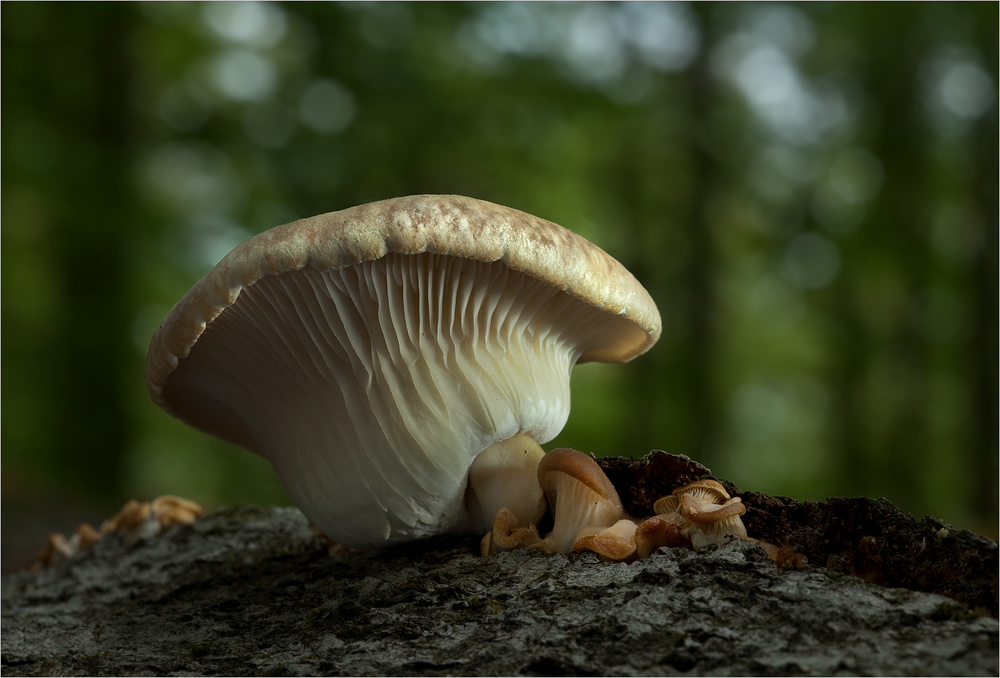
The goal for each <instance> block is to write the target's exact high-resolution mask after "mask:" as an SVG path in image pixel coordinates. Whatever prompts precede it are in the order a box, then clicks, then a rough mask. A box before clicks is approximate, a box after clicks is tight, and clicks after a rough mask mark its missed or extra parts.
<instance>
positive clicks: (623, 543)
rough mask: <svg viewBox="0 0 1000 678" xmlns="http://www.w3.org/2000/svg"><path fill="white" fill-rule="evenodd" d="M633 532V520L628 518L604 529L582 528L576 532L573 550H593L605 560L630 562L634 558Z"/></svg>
mask: <svg viewBox="0 0 1000 678" xmlns="http://www.w3.org/2000/svg"><path fill="white" fill-rule="evenodd" d="M635 532H636V524H635V521H634V520H631V519H629V518H622V519H621V520H619V521H618V522H617V523H615V524H614V525H612V526H611V527H607V528H604V529H601V528H596V527H588V528H584V529H583V530H581V531H580V532H579V533H578V534H577V536H576V537H577V538H576V541H575V542H573V550H574V551H593V552H594V553H596V554H597V556H598V558H600V559H601V560H605V561H612V562H623V561H624V562H630V561H632V560H635V552H636V549H635Z"/></svg>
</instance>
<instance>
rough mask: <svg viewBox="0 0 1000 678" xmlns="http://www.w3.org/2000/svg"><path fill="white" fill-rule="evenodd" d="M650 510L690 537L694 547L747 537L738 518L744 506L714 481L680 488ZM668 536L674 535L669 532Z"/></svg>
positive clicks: (743, 510)
mask: <svg viewBox="0 0 1000 678" xmlns="http://www.w3.org/2000/svg"><path fill="white" fill-rule="evenodd" d="M653 510H654V511H656V514H657V517H658V518H659V519H660V520H661V521H664V522H667V523H673V524H676V525H678V526H679V527H680V528H681V535H683V536H684V537H686V538H687V539H689V540H690V541H691V545H692V547H693V548H695V549H701V548H704V547H705V546H707V545H709V544H720V543H722V542H723V541H725V540H726V539H728V538H729V537H730V536H733V537H739V538H741V539H746V538H747V530H746V528H745V527H744V526H743V521H742V520H740V516H742V515H743V514H744V513H746V507H745V506H744V505H743V502H742V501H741V500H740V498H739V497H730V496H729V493H728V492H726V489H725V488H724V487H723V486H722V484H721V483H719V482H717V481H715V480H699V481H696V482H693V483H690V484H688V485H685V486H683V487H679V488H677V489H676V490H674V491H673V493H672V494H670V495H669V496H666V497H662V498H661V499H658V500H657V501H656V503H655V504H653ZM667 538H670V539H673V538H674V537H673V535H672V534H670V535H669V536H668V537H667ZM645 548H649V547H648V546H646V547H645ZM657 548H658V547H657ZM653 550H656V549H655V548H654V549H653Z"/></svg>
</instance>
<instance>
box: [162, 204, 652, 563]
mask: <svg viewBox="0 0 1000 678" xmlns="http://www.w3.org/2000/svg"><path fill="white" fill-rule="evenodd" d="M659 334H660V317H659V314H658V312H657V310H656V305H655V304H654V303H653V301H652V299H651V298H650V297H649V295H648V293H647V292H646V291H645V290H644V289H643V288H642V286H641V285H640V284H639V283H638V282H637V281H636V280H635V278H634V277H633V276H632V275H631V274H630V273H629V272H628V271H627V270H625V268H624V267H623V266H622V265H621V264H619V263H618V262H617V261H615V260H614V259H612V258H611V257H609V256H608V255H607V254H605V253H604V252H603V251H602V250H600V249H599V248H598V247H596V246H595V245H593V244H591V243H589V242H587V241H586V240H584V239H583V238H581V237H579V236H577V235H574V234H573V233H571V232H570V231H567V230H566V229H563V228H561V227H560V226H557V225H555V224H553V223H551V222H548V221H545V220H543V219H538V218H536V217H533V216H530V215H528V214H525V213H523V212H519V211H517V210H513V209H509V208H506V207H500V206H498V205H494V204H491V203H487V202H483V201H479V200H473V199H471V198H463V197H458V196H411V197H406V198H398V199H395V200H387V201H382V202H377V203H371V204H368V205H362V206H359V207H355V208H351V209H348V210H344V211H341V212H334V213H330V214H325V215H321V216H317V217H313V218H310V219H303V220H300V221H297V222H294V223H291V224H286V225H284V226H279V227H277V228H274V229H271V230H270V231H267V232H265V233H262V234H260V235H258V236H256V237H254V238H252V239H250V240H249V241H247V242H245V243H243V244H242V245H240V246H238V247H237V248H236V249H235V250H233V251H232V252H231V253H230V254H229V255H227V256H226V257H225V258H224V259H223V260H222V261H221V262H220V263H219V265H218V266H216V267H215V268H214V269H213V270H212V271H211V272H209V273H208V275H206V276H205V277H204V278H202V279H201V280H200V281H199V282H198V283H197V284H195V286H194V287H193V288H192V289H191V291H190V292H188V293H187V294H186V295H185V296H184V297H183V298H182V299H181V300H180V301H179V302H178V303H177V305H175V306H174V308H173V309H172V310H171V311H170V314H169V315H168V316H167V318H166V320H165V321H164V322H163V324H162V325H161V326H160V328H159V329H158V330H157V331H156V334H155V335H154V337H153V340H152V343H151V346H150V350H149V356H148V362H147V369H146V381H147V386H148V388H149V392H150V394H151V396H152V398H153V400H154V401H155V402H156V403H157V404H158V405H160V406H161V407H163V408H164V409H165V410H166V411H167V412H168V413H170V414H172V415H173V416H176V417H178V418H180V419H182V420H183V421H185V422H187V423H189V424H191V425H192V426H194V427H196V428H199V429H201V430H203V431H206V432H208V433H211V434H213V435H215V436H218V437H219V438H221V439H223V440H225V441H228V442H231V443H235V444H238V445H241V446H242V447H244V448H246V449H248V450H250V451H252V452H256V453H257V454H260V455H262V456H264V457H265V458H267V459H268V461H270V463H271V465H272V466H273V467H274V469H275V470H276V472H277V473H278V476H279V477H280V478H281V480H282V482H283V483H284V485H285V487H286V489H287V490H288V493H289V494H290V496H291V497H292V499H293V500H294V501H295V503H296V504H297V505H298V506H299V507H300V508H301V509H302V510H303V512H304V513H305V514H306V515H307V516H308V517H309V519H310V520H312V521H313V523H314V524H315V525H316V526H317V527H318V528H319V529H320V530H321V531H322V532H323V533H325V534H326V535H327V536H328V537H330V538H331V539H333V540H335V541H337V542H340V543H342V544H345V545H348V546H354V547H359V548H378V547H382V546H386V545H389V544H392V543H396V542H402V541H409V540H414V539H420V538H423V537H428V536H431V535H435V534H440V533H444V532H466V531H479V532H480V533H482V532H486V531H487V530H490V529H491V527H492V526H493V523H494V519H495V516H494V515H489V513H490V512H492V511H493V510H494V509H495V508H496V507H497V506H498V505H503V504H505V503H507V502H508V501H521V502H522V504H523V505H521V506H504V507H503V508H507V509H509V510H510V511H511V513H512V514H513V515H514V516H515V517H516V520H518V521H522V520H529V519H531V518H533V517H534V516H535V515H537V513H538V504H537V501H536V500H537V498H538V496H539V495H538V492H537V490H535V489H534V488H533V487H531V488H529V489H528V490H526V491H523V492H522V491H517V492H513V493H511V492H509V491H508V488H507V487H506V482H492V481H485V482H483V477H485V478H487V479H488V478H490V477H492V476H493V475H494V474H495V473H505V474H507V475H508V476H509V478H510V480H509V482H511V483H524V482H526V481H525V480H524V478H525V477H526V476H527V477H528V478H529V481H527V482H529V484H531V483H534V482H535V481H534V480H533V478H534V476H533V474H532V473H531V471H532V470H533V469H534V466H533V465H534V464H535V463H536V462H537V457H538V455H537V454H525V453H524V449H525V448H524V439H530V440H531V441H533V442H534V444H535V445H536V446H537V444H540V443H544V442H546V441H548V440H550V439H551V438H552V437H554V436H555V435H556V434H557V433H558V432H559V430H561V428H562V427H563V425H564V424H565V421H566V418H567V416H568V412H569V403H570V398H569V376H570V372H571V370H572V368H573V366H574V365H575V364H576V363H578V362H586V361H600V362H624V361H627V360H630V359H632V358H634V357H635V356H638V355H640V354H642V353H643V352H645V351H646V350H647V349H648V348H649V347H650V346H652V344H653V343H654V342H655V341H656V339H657V338H658V337H659ZM518 436H520V437H518ZM515 437H518V438H515ZM512 440H513V442H512V443H508V442H505V441H512ZM497 445H499V448H497V447H494V446H497ZM484 451H488V454H486V455H485V456H483V454H482V453H483V452H484ZM494 452H495V453H496V454H494ZM505 455H506V456H508V457H509V459H512V460H517V461H511V464H505V463H498V461H497V459H498V457H499V458H502V457H504V456H505ZM477 459H482V460H483V461H482V462H481V463H482V464H484V465H486V466H490V467H492V470H489V471H487V472H486V473H484V474H478V473H477V471H476V464H477ZM517 463H521V464H523V468H522V472H515V471H513V470H512V469H513V467H515V466H517ZM498 469H500V470H498ZM470 472H471V477H472V479H473V482H472V483H469V479H470ZM497 492H503V493H505V494H506V495H509V496H508V497H497ZM518 498H520V499H518Z"/></svg>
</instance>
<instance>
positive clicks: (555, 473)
mask: <svg viewBox="0 0 1000 678" xmlns="http://www.w3.org/2000/svg"><path fill="white" fill-rule="evenodd" d="M538 482H539V484H540V485H541V486H542V490H543V491H544V492H545V498H546V499H547V500H548V502H549V506H551V507H552V513H553V523H554V524H553V527H552V533H551V534H550V535H549V536H547V537H546V538H545V539H543V540H542V541H541V542H539V544H538V546H539V548H542V549H545V550H546V551H551V552H553V553H569V552H570V551H572V550H573V548H574V545H575V544H576V542H577V539H579V538H581V537H589V536H594V535H595V534H598V533H600V532H601V531H603V530H604V529H606V528H609V527H611V526H613V525H615V523H617V522H618V521H620V520H626V519H628V514H626V513H625V508H624V507H623V506H622V502H621V499H620V498H619V497H618V492H617V491H616V490H615V488H614V485H612V484H611V481H610V480H608V477H607V476H606V475H605V474H604V471H602V470H601V467H600V466H598V465H597V462H596V461H594V459H593V458H592V457H590V456H588V455H586V454H583V453H582V452H578V451H576V450H571V449H569V448H565V447H563V448H559V449H556V450H552V451H551V452H549V453H548V454H546V455H545V457H544V458H543V459H542V461H541V462H540V463H539V464H538ZM581 533H583V534H581ZM582 548H586V546H583V547H582ZM633 550H634V544H633Z"/></svg>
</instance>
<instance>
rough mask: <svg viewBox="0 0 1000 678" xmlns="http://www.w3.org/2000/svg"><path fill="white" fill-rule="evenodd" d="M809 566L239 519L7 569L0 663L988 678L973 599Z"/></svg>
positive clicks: (716, 554)
mask: <svg viewBox="0 0 1000 678" xmlns="http://www.w3.org/2000/svg"><path fill="white" fill-rule="evenodd" d="M682 482H683V481H682ZM845 501H846V500H845ZM747 515H748V516H750V515H751V513H750V512H749V511H748V514H747ZM762 515H763V514H762ZM911 520H912V519H911ZM918 524H919V523H918ZM748 526H749V523H748ZM752 533H753V531H752V530H751V534H752ZM956 538H958V537H956ZM990 544H992V549H993V550H992V558H993V559H994V563H995V562H996V545H995V544H993V542H989V541H988V540H985V543H984V544H981V546H982V549H983V550H984V552H985V557H987V558H988V557H990V556H989V553H990V546H989V545H990ZM883 560H885V559H883ZM817 565H823V566H822V567H819V566H817V567H812V568H807V569H799V570H794V569H779V568H777V567H775V565H774V564H773V563H772V562H771V561H769V560H767V558H766V557H765V556H764V553H763V552H762V551H761V550H760V549H759V548H758V547H757V546H755V545H753V544H750V543H746V542H741V541H735V542H731V543H728V544H725V545H722V546H719V547H715V548H712V549H709V550H706V551H702V552H697V553H696V552H693V551H688V550H684V549H663V550H661V551H660V552H658V553H656V554H654V555H653V556H652V557H650V558H648V559H646V560H643V561H638V562H634V563H631V564H623V563H604V562H601V561H599V560H598V559H597V558H596V556H594V555H593V554H590V553H579V554H570V555H566V556H562V555H550V554H547V553H542V552H539V551H533V550H521V551H514V552H509V553H502V554H499V555H495V556H492V557H490V558H488V559H483V558H481V557H480V556H479V555H478V540H477V539H472V538H469V539H461V538H457V539H450V540H440V541H434V542H422V543H418V544H413V545H410V546H408V547H406V548H398V549H395V550H392V551H388V552H384V553H379V554H365V553H357V552H350V551H346V552H341V553H337V554H335V555H332V556H331V555H329V553H328V544H327V542H325V541H324V540H323V539H321V538H319V537H318V536H317V535H316V534H315V533H314V531H313V530H312V529H311V528H310V526H309V524H308V522H307V521H306V519H305V518H304V516H303V515H302V514H301V513H300V512H299V511H298V510H297V509H292V508H274V509H260V508H256V507H238V508H232V509H225V510H221V511H219V512H216V513H214V514H212V515H209V516H207V517H205V518H202V519H201V520H199V521H197V522H195V523H194V524H192V525H190V526H187V527H183V528H174V529H172V530H170V531H169V532H167V533H165V534H163V535H161V536H159V537H156V538H152V539H146V540H142V541H138V542H135V543H131V544H130V543H127V542H126V540H125V539H123V538H122V537H121V536H120V535H111V536H109V537H106V538H105V539H104V540H102V541H100V542H98V543H97V544H96V546H95V547H94V548H93V549H92V550H91V551H90V552H87V553H85V554H81V555H78V556H75V557H73V558H71V559H69V560H66V561H63V562H61V563H58V564H56V565H55V566H53V567H51V568H48V569H46V570H44V571H42V572H39V573H27V572H25V573H18V574H15V575H10V576H7V577H5V578H4V582H3V585H4V587H3V603H2V611H3V625H2V668H3V673H4V675H171V674H175V675H180V674H184V675H218V674H224V675H324V674H325V675H337V674H350V675H441V674H456V675H462V674H464V675H593V674H597V675H625V674H627V675H635V674H666V675H690V674H741V675H743V674H769V675H770V674H805V675H838V674H840V675H843V674H911V675H917V674H939V675H997V673H998V659H997V657H998V626H997V621H996V619H995V618H993V617H991V616H990V614H989V611H988V610H987V609H985V608H984V606H982V605H967V604H963V603H962V602H960V601H958V600H956V599H955V597H954V596H952V597H944V596H941V595H937V594H934V593H926V592H921V591H913V590H910V589H906V588H898V587H897V588H892V587H889V586H884V585H878V584H875V583H872V582H871V581H865V580H864V579H862V578H860V577H857V576H852V575H850V574H845V573H842V572H838V571H835V570H834V569H831V568H828V567H826V566H825V565H826V564H825V563H818V564H817ZM993 576H994V578H995V576H996V570H995V569H994V571H993ZM869 578H870V577H869Z"/></svg>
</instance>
